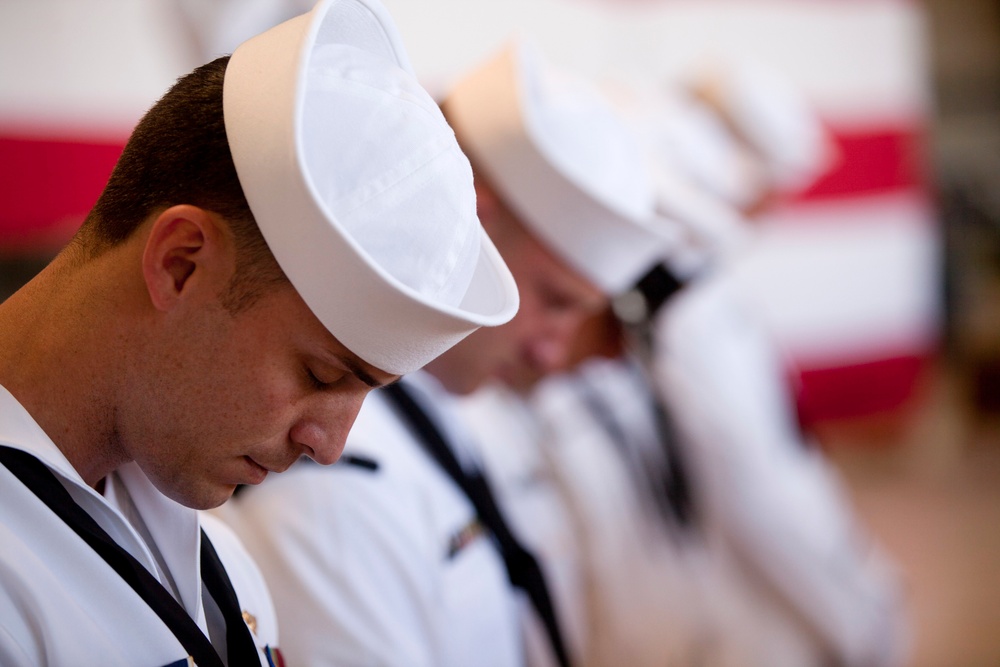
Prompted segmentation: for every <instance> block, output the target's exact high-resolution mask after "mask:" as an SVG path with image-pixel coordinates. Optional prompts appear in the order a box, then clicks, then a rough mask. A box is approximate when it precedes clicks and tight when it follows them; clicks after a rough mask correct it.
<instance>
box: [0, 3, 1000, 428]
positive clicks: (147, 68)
mask: <svg viewBox="0 0 1000 667" xmlns="http://www.w3.org/2000/svg"><path fill="white" fill-rule="evenodd" d="M307 4H308V3H307V2H303V1H301V0H299V1H297V2H296V1H288V0H286V1H285V2H273V1H272V2H267V1H266V0H243V1H240V0H235V1H233V0H230V1H228V2H227V1H225V0H204V1H203V2H200V3H195V2H190V1H185V0H34V1H32V2H27V1H24V0H5V1H4V2H2V3H0V169H2V170H3V171H2V174H0V175H2V178H0V188H2V190H0V192H2V196H3V201H4V203H5V206H4V207H3V211H2V212H0V254H2V255H3V260H4V270H3V283H6V287H5V285H4V284H0V290H3V289H6V290H7V291H8V292H9V291H10V290H11V289H12V288H13V287H14V286H16V285H17V284H20V282H22V281H23V280H24V278H25V277H27V276H29V275H31V274H32V273H33V271H35V270H37V267H38V264H39V261H40V260H44V258H45V257H47V256H48V255H49V254H50V253H51V252H52V250H53V249H55V248H58V247H59V246H61V245H62V244H63V243H64V242H65V240H66V239H67V238H68V236H69V234H71V232H72V231H73V230H74V229H75V227H76V226H77V225H78V224H79V222H80V220H81V218H82V215H83V214H85V212H86V211H87V210H88V208H89V207H90V205H91V203H92V202H93V200H94V198H95V197H96V195H97V193H98V192H99V190H100V187H101V184H102V183H103V181H104V179H105V178H106V175H107V173H108V172H109V171H110V169H111V167H112V166H113V164H114V160H115V158H116V156H117V153H118V151H119V150H120V148H121V145H122V143H123V141H124V139H125V137H126V136H127V134H128V132H129V130H130V129H131V127H132V125H133V124H134V122H135V121H136V119H137V118H138V117H139V116H140V115H141V113H142V112H143V111H144V110H145V109H146V108H147V107H148V106H149V105H150V104H151V103H152V102H153V101H154V100H155V99H156V98H157V96H158V95H159V94H160V93H161V92H162V91H163V90H164V89H165V87H167V86H168V85H169V84H170V82H171V81H172V80H173V79H174V78H175V77H176V76H178V75H180V74H182V73H183V72H185V71H187V70H188V69H190V68H191V67H192V66H193V65H195V64H197V63H199V62H201V61H202V60H204V59H207V58H208V57H209V55H210V54H212V53H216V52H219V53H221V52H225V51H229V50H231V49H232V48H233V47H234V46H235V45H236V44H237V43H238V42H239V39H240V38H241V37H242V34H241V31H242V33H247V32H251V31H252V30H253V29H254V28H255V27H256V26H255V24H254V21H253V20H249V19H246V18H245V17H248V16H254V17H257V18H256V20H257V21H258V22H259V23H262V22H265V21H271V20H279V19H280V18H282V12H285V13H294V12H295V11H298V10H299V9H301V7H303V6H305V5H307ZM386 5H387V6H388V8H389V9H390V11H391V12H392V14H393V16H394V17H395V19H396V20H397V22H398V24H399V27H400V30H401V31H402V33H403V37H404V40H405V41H406V44H407V47H408V49H409V50H410V55H411V57H412V60H413V63H414V66H415V68H416V70H417V72H418V73H419V75H420V76H421V77H422V78H423V80H424V81H425V82H426V84H427V85H428V87H429V88H430V89H431V90H432V91H435V90H443V89H444V88H445V87H447V85H448V84H449V83H450V82H451V81H452V80H453V79H454V78H455V77H456V76H457V75H458V74H460V73H461V72H462V71H464V70H465V69H466V68H468V67H470V66H471V65H473V64H475V63H476V62H478V61H480V60H481V59H484V58H486V57H487V56H488V55H489V54H490V53H492V52H493V51H494V50H495V49H496V48H498V47H499V46H500V45H501V44H502V43H503V42H504V41H505V40H507V39H509V38H510V37H511V36H512V35H514V34H517V33H521V34H525V35H527V36H528V37H530V38H531V39H533V40H534V41H535V42H536V43H537V44H538V45H539V46H540V47H541V48H542V50H543V51H545V52H546V53H547V55H549V57H551V58H552V59H554V60H556V61H558V62H561V63H563V64H565V65H569V66H572V67H576V68H577V69H579V70H581V71H583V72H586V73H589V74H592V75H594V76H596V77H598V78H602V79H618V80H625V81H637V82H640V81H641V82H645V83H649V82H660V81H662V82H663V83H664V84H665V85H666V84H669V83H670V82H671V81H675V80H677V79H678V78H679V77H682V76H684V75H685V74H686V73H690V71H691V70H692V68H694V67H697V66H699V65H701V64H704V63H705V62H706V61H707V60H709V59H711V58H713V57H717V56H730V57H737V58H739V57H752V58H753V59H755V60H758V61H760V62H762V63H763V64H765V65H769V66H772V67H773V68H775V69H776V70H778V71H780V72H782V73H783V74H785V75H786V76H787V77H788V78H789V79H790V80H791V81H792V82H793V83H794V84H795V85H797V86H798V87H799V88H800V89H801V90H802V91H803V92H804V93H805V94H806V96H807V97H808V99H809V100H810V101H811V102H812V103H814V104H815V106H816V108H817V110H818V112H819V113H820V114H821V116H822V118H823V120H824V122H825V123H826V124H827V125H828V126H829V128H830V130H831V132H832V133H833V137H834V139H835V143H836V147H837V155H836V160H835V161H834V162H833V163H832V164H831V166H830V169H829V171H828V172H827V173H825V174H823V175H822V176H821V177H820V179H819V181H818V182H817V183H816V184H815V185H814V186H813V187H811V188H810V189H809V190H808V191H806V192H804V193H802V195H801V196H800V197H799V198H798V199H797V200H796V201H792V202H787V204H786V205H785V206H784V207H782V208H781V209H779V210H776V211H774V212H773V213H772V214H770V215H769V216H767V217H766V218H765V219H764V220H763V221H762V224H761V229H762V239H763V242H762V244H761V248H760V251H759V252H757V253H756V254H755V257H754V258H753V259H752V260H751V261H748V262H745V264H744V266H742V267H741V269H740V270H741V271H742V273H743V278H744V281H743V282H744V284H745V286H746V289H747V291H748V292H749V293H750V295H751V296H752V297H753V298H754V299H755V300H757V301H758V302H759V303H760V304H761V307H762V310H763V312H764V313H765V315H766V317H767V319H768V321H769V322H770V323H771V324H772V325H773V327H774V329H775V330H776V331H777V333H778V335H779V337H780V338H781V340H782V342H784V343H785V345H786V347H787V348H788V350H789V351H790V353H791V356H792V358H793V359H794V360H795V361H796V362H797V364H798V367H797V369H796V372H797V373H798V375H799V376H800V379H801V380H802V382H801V385H800V386H801V388H802V391H801V394H800V397H799V402H800V412H801V414H802V416H803V419H804V420H805V421H806V422H807V423H824V422H828V421H830V420H843V419H857V418H866V417H872V416H874V417H886V416H890V417H891V416H892V415H896V414H898V413H899V412H900V411H901V410H904V409H905V408H906V406H907V405H908V404H909V403H910V401H912V400H913V395H914V391H915V390H916V388H917V387H918V386H919V382H920V378H921V374H922V373H923V372H924V371H925V369H926V366H927V363H928V361H929V360H930V359H931V358H933V357H934V355H935V354H936V353H937V352H938V351H939V349H940V348H941V343H942V342H943V341H944V340H945V334H946V333H948V332H953V329H952V327H951V325H952V324H956V325H960V327H961V328H967V327H970V326H971V327H977V326H981V325H980V323H979V322H978V321H977V322H976V323H969V322H966V319H968V318H967V317H966V311H969V310H970V309H969V308H966V307H965V306H964V301H961V300H960V299H964V298H966V295H965V291H967V290H968V289H972V288H971V287H970V286H969V285H968V284H967V281H968V280H969V279H970V278H969V276H967V275H966V273H964V271H965V267H961V268H960V267H958V266H954V267H946V266H945V262H944V261H943V260H944V257H945V255H944V252H945V250H946V249H947V250H949V251H950V250H955V251H956V253H953V254H951V255H948V258H949V260H955V261H957V262H959V263H967V262H966V260H967V259H968V257H967V255H969V253H970V252H971V250H970V249H967V248H952V246H950V245H948V244H946V243H944V240H945V239H946V238H950V237H949V236H948V235H947V234H946V233H945V231H946V230H947V221H943V219H942V216H941V213H942V212H951V209H952V208H959V209H961V210H959V211H956V212H955V213H956V215H959V216H962V217H965V218H968V217H976V216H978V215H979V214H980V213H985V212H981V211H980V208H983V207H986V206H988V205H989V202H988V201H986V200H988V199H989V198H988V197H985V196H982V195H981V192H982V191H986V190H988V187H985V186H983V185H974V182H975V178H976V176H977V174H978V175H979V176H983V175H985V174H988V173H989V172H990V170H989V166H988V165H987V164H986V163H987V162H988V161H989V158H987V157H985V156H984V153H989V154H991V155H994V156H995V155H996V151H995V150H993V151H992V152H990V151H989V150H988V148H987V146H986V145H985V144H984V142H982V141H981V140H980V129H981V127H982V126H983V125H989V122H988V121H984V120H983V114H984V113H985V112H986V111H987V110H988V107H989V105H991V104H993V105H994V106H995V103H996V97H997V94H996V92H995V91H996V78H997V77H996V62H997V58H996V57H995V50H996V35H995V33H996V32H997V28H996V25H997V22H996V17H995V16H994V15H993V14H995V5H994V4H993V3H987V2H983V1H979V0H960V1H958V2H936V3H929V4H924V3H916V2H907V1H903V0H850V1H846V2H844V1H835V0H820V1H816V0H810V1H806V0H709V1H699V2H694V1H681V0H675V1H670V0H506V1H505V2H498V1H496V0H423V1H421V2H415V1H413V0H406V1H403V0H388V1H387V2H386ZM268 7H269V9H268ZM192 8H195V9H192ZM991 9H992V10H993V13H991ZM241 21H242V23H241ZM966 24H968V25H966ZM970 28H972V29H973V32H971V33H970V30H969V29H970ZM986 62H989V63H990V65H989V66H988V67H987V66H984V64H983V63H986ZM989 90H992V91H993V92H987V91H989ZM977 114H978V116H977ZM994 134H995V133H994ZM938 143H941V144H942V147H941V149H940V150H938V145H937V144H938ZM944 144H947V146H944ZM993 147H994V148H995V143H994V146H993ZM939 152H940V153H942V156H941V158H940V159H938V156H937V153H939ZM972 172H975V173H972ZM994 172H995V170H994ZM973 190H975V191H976V192H973ZM977 193H980V194H977ZM941 195H945V196H946V197H947V201H942V199H941ZM954 198H957V199H958V200H959V201H957V202H953V201H952V199H954ZM980 200H982V201H980ZM981 231H983V233H986V234H989V233H990V230H989V228H984V229H983V230H981ZM975 249H978V250H979V251H980V252H981V251H982V245H981V244H975ZM977 261H978V260H977ZM946 269H947V270H946ZM952 269H954V270H952ZM946 276H947V277H948V278H949V280H948V281H946V280H945V277H946ZM946 288H947V289H948V290H950V291H948V292H946V291H945V290H946ZM959 292H962V294H961V295H960V294H959ZM946 295H947V296H949V297H953V298H954V299H959V300H957V301H947V302H946V301H945V300H944V297H945V296H946ZM969 298H972V296H969ZM946 305H947V306H956V307H957V308H956V309H955V310H948V309H947V308H946V307H945V306H946ZM971 310H975V309H971ZM946 316H947V317H946ZM963 318H965V319H963ZM954 333H955V335H954V336H953V337H952V338H951V339H949V340H954V341H955V342H956V343H959V339H961V345H963V346H971V345H973V341H971V340H970V341H967V340H965V339H964V338H962V336H964V335H965V334H964V333H962V334H959V333H957V332H954ZM976 337H977V339H976V341H975V343H974V344H975V345H976V346H978V347H977V352H976V353H975V354H976V355H980V354H981V352H979V351H978V348H979V347H983V346H984V345H985V344H984V343H983V342H982V341H981V340H980V339H981V338H982V337H983V336H982V335H981V334H978V333H977V334H976Z"/></svg>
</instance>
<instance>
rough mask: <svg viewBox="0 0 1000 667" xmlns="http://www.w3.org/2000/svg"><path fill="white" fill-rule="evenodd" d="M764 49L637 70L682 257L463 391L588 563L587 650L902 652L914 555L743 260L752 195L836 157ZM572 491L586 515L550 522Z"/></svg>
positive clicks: (640, 106) (504, 467) (642, 655)
mask: <svg viewBox="0 0 1000 667" xmlns="http://www.w3.org/2000/svg"><path fill="white" fill-rule="evenodd" d="M745 71H746V72H747V74H746V75H745V77H743V76H740V73H739V72H737V71H734V72H730V74H729V75H730V77H732V78H733V79H734V80H736V82H737V83H734V84H732V85H733V86H734V87H735V88H737V90H736V91H729V90H727V89H726V88H725V87H723V86H721V84H720V79H719V78H718V77H715V78H713V79H712V80H713V82H714V88H713V89H712V93H711V95H712V97H711V99H713V103H712V104H707V103H706V100H708V99H709V94H708V93H707V92H705V93H701V92H699V93H698V94H697V95H689V94H687V93H685V92H683V91H677V93H676V94H671V95H670V96H664V95H663V94H662V92H661V93H657V94H656V96H655V97H643V96H638V97H631V98H630V99H629V100H624V99H623V98H622V95H621V94H622V93H623V92H624V91H621V90H619V91H618V94H617V95H616V98H617V99H618V100H619V101H620V102H627V104H626V105H625V106H624V107H623V109H624V113H626V114H627V115H628V117H629V118H631V119H632V122H633V124H634V126H635V127H636V128H637V131H640V132H641V133H642V134H641V136H643V137H644V142H643V145H645V146H647V147H649V148H650V149H651V151H652V154H651V157H652V163H653V167H652V168H653V169H654V172H655V174H656V179H655V180H656V183H657V189H658V208H659V211H660V213H661V214H662V215H663V216H664V218H665V219H664V221H663V225H664V228H663V230H664V232H665V234H666V235H667V238H668V239H669V251H668V252H667V253H666V255H665V256H664V262H663V264H662V265H660V266H658V267H656V268H655V269H654V270H653V271H651V272H650V273H649V274H647V275H646V276H644V278H643V279H642V280H641V281H640V282H639V284H638V286H637V289H636V290H634V291H633V292H632V293H629V294H627V295H625V296H623V297H622V298H619V299H618V300H616V304H615V306H616V307H615V314H616V316H615V317H611V316H610V314H605V316H604V317H603V318H601V317H598V318H595V319H593V320H591V321H590V322H589V324H588V326H587V327H586V328H585V329H584V330H583V331H581V334H580V335H581V338H580V340H579V349H578V351H577V353H576V358H577V359H580V360H585V361H582V363H581V364H580V365H579V366H578V367H577V368H576V369H575V370H574V371H572V372H570V373H567V374H565V375H562V376H556V377H550V378H546V379H545V380H543V381H542V382H541V383H540V385H539V386H538V387H537V388H536V389H535V390H534V391H533V392H532V393H530V395H528V396H524V395H518V394H516V393H515V392H512V391H510V390H509V388H507V389H505V388H503V387H497V386H492V387H490V388H488V389H487V390H484V391H480V392H478V393H477V394H475V395H473V396H472V397H470V398H468V399H466V401H465V402H464V409H465V410H466V412H467V416H468V419H469V421H470V423H472V424H475V425H476V426H477V434H478V436H479V441H480V442H481V444H482V448H483V451H482V458H483V460H484V461H485V463H486V468H487V470H488V471H489V472H490V474H491V475H492V477H493V478H494V479H495V481H496V483H497V486H498V489H497V494H498V496H499V497H500V498H501V500H502V505H503V506H504V508H505V509H506V510H507V511H508V513H509V514H510V516H511V518H512V520H515V524H516V525H517V527H518V528H519V529H521V530H522V531H523V532H524V533H525V534H526V535H528V536H530V538H531V539H530V540H529V543H530V544H531V545H532V547H533V548H535V549H536V551H538V552H539V553H542V554H557V555H558V557H557V558H553V561H552V564H553V566H554V565H555V564H558V563H572V564H573V566H572V567H571V568H569V567H567V568H566V569H565V576H563V577H561V578H558V579H557V580H556V581H558V582H562V583H563V584H564V585H566V586H567V587H568V589H569V590H568V591H567V592H564V593H563V597H565V598H567V599H577V600H579V601H581V602H583V603H584V605H585V607H584V608H585V609H586V612H585V613H584V614H583V616H582V618H583V621H584V623H586V630H585V631H584V632H581V633H579V634H581V635H582V636H585V637H586V638H587V641H586V645H585V648H584V649H583V651H582V653H583V655H585V656H586V659H585V660H584V663H585V664H594V665H614V664H630V665H646V664H648V665H656V664H680V665H706V664H708V665H732V666H734V667H735V666H736V665H740V666H746V665H760V666H764V665H767V666H771V667H773V666H775V665H779V666H788V667H793V666H794V667H805V666H810V665H828V664H840V665H883V666H889V665H899V664H902V663H903V661H904V659H905V655H906V626H905V613H904V610H903V608H902V603H903V600H902V598H901V591H900V587H899V582H898V580H897V577H896V574H895V572H894V570H893V568H892V567H891V566H890V565H889V564H888V563H887V562H886V560H885V557H884V556H883V554H882V553H881V552H880V551H879V549H878V548H877V547H876V546H875V545H873V544H872V543H871V542H870V539H869V538H868V537H867V535H866V534H865V532H864V530H863V528H862V527H861V526H859V525H857V523H856V521H855V519H854V517H853V514H852V511H851V508H850V504H849V501H848V499H847V497H846V495H845V493H844V490H843V489H842V488H841V486H840V482H839V480H838V478H837V476H836V475H835V473H834V471H833V470H832V469H831V467H830V466H829V464H828V462H827V461H826V460H825V459H824V456H823V454H822V452H820V451H819V449H818V448H817V446H816V444H815V443H813V442H812V441H811V440H810V438H809V436H808V435H807V434H805V433H803V432H802V430H801V429H800V427H799V424H798V422H797V419H796V412H795V406H794V394H793V392H792V391H791V387H790V386H789V384H788V378H789V372H788V370H789V369H788V364H787V360H786V359H784V358H783V357H782V355H781V354H780V352H779V350H778V349H777V348H776V345H775V342H774V338H773V336H771V335H770V333H769V332H768V331H767V330H766V328H765V327H764V326H763V324H762V323H761V321H760V320H759V318H758V317H757V316H756V314H755V311H754V309H753V308H752V306H751V305H750V304H749V303H748V302H747V301H746V300H745V299H744V296H743V295H742V294H741V293H740V292H739V290H738V288H737V286H736V285H734V284H733V281H732V274H731V273H730V272H728V271H727V270H726V269H727V268H728V266H729V263H730V262H733V261H736V260H737V258H738V256H739V254H740V253H742V252H747V251H748V250H749V249H750V248H752V233H751V232H752V230H751V229H750V228H749V227H748V226H747V223H746V222H745V221H746V216H747V215H751V214H757V213H758V212H760V211H762V210H764V209H765V208H766V206H767V204H768V202H770V201H773V198H774V197H775V196H777V195H778V194H780V193H785V192H788V191H789V190H790V189H794V188H797V187H804V186H805V185H807V184H808V183H809V182H810V181H811V179H812V178H814V177H815V176H816V175H817V174H818V173H819V172H820V171H821V169H822V164H823V163H824V161H826V160H828V159H829V155H828V154H826V152H825V148H824V144H823V140H822V127H821V126H820V125H819V124H818V121H817V120H816V118H815V117H814V116H813V115H812V114H811V113H809V110H808V107H807V106H806V105H804V104H803V103H802V101H801V99H800V98H798V97H797V96H795V95H794V93H793V91H790V90H788V89H787V88H785V87H782V86H781V85H780V84H779V81H780V80H779V79H777V78H776V77H775V76H773V75H770V74H768V75H765V74H764V73H763V72H762V71H761V70H759V69H757V68H754V69H746V70H745ZM748 81H749V82H764V84H762V85H760V86H758V87H754V86H752V85H749V83H748ZM755 92H756V93H757V94H762V95H764V96H765V99H764V100H755V99H753V94H754V93H755ZM772 93H773V94H772ZM632 94H633V95H634V93H632ZM723 99H726V100H728V102H727V104H728V111H727V114H726V115H725V116H723V115H721V114H720V109H721V108H723V107H722V104H721V102H720V100H723ZM741 113H743V114H745V115H747V116H749V118H742V117H741V116H740V114H741ZM754 123H755V124H754ZM740 125H742V127H743V129H741V130H740V131H739V132H738V133H737V132H735V128H736V127H737V126H740ZM783 128H784V129H785V130H787V132H786V133H781V132H779V131H778V130H781V129H783ZM751 136H752V137H754V139H753V141H754V142H755V143H754V144H753V145H752V146H751V145H748V144H749V141H750V139H749V137H751ZM796 140H797V141H798V143H797V144H796V146H795V147H793V148H791V149H787V150H783V149H782V148H781V146H780V145H779V146H771V145H769V144H768V143H767V142H768V141H773V142H777V143H779V144H781V143H782V142H793V141H796ZM622 327H624V329H625V330H626V331H627V345H626V346H624V347H623V345H622V340H621V339H620V337H619V336H620V334H621V333H622V331H621V328H622ZM602 357H603V358H602ZM514 424H517V425H518V426H517V428H514V427H513V425H514ZM557 505H558V506H560V507H562V508H563V516H565V517H566V518H567V521H568V522H569V523H568V524H567V525H564V526H563V527H562V530H553V529H551V528H550V527H547V526H545V525H540V524H539V523H538V522H537V520H536V517H538V516H544V515H545V511H544V509H543V508H544V507H545V506H549V507H555V506H557ZM567 536H569V537H570V539H567ZM572 549H578V550H579V551H578V552H577V554H576V557H573V555H572V554H569V555H567V554H566V553H565V552H566V551H567V550H572Z"/></svg>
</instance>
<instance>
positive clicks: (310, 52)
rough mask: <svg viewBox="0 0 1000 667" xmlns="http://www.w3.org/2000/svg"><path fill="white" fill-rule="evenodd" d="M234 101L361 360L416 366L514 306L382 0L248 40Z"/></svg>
mask: <svg viewBox="0 0 1000 667" xmlns="http://www.w3.org/2000/svg"><path fill="white" fill-rule="evenodd" d="M224 112H225V123H226V134H227V137H228V140H229V144H230V149H231V151H232V155H233V161H234V163H235V165H236V172H237V174H238V176H239V179H240V184H241V185H242V187H243V190H244V194H245V195H246V198H247V201H248V203H249V204H250V210H251V211H252V212H253V214H254V218H255V219H256V221H257V225H258V226H259V227H260V230H261V232H262V234H263V236H264V239H265V240H266V241H267V243H268V246H269V247H270V249H271V251H272V253H273V254H274V256H275V258H276V259H277V261H278V264H279V265H280V266H281V268H282V270H283V271H284V272H285V274H286V275H287V276H288V278H289V280H290V281H291V283H292V285H293V286H294V287H295V289H296V290H297V291H298V293H299V294H300V295H301V296H302V298H303V300H304V301H305V302H306V304H307V305H308V306H309V308H310V309H311V310H312V312H313V313H314V314H315V315H316V316H317V317H318V318H319V320H320V321H321V322H322V323H323V324H324V325H325V326H326V328H327V329H328V330H329V331H330V332H331V333H332V334H333V335H334V336H335V337H336V338H337V339H338V340H339V341H340V342H341V343H343V344H344V345H345V346H346V347H347V348H348V349H350V350H351V351H352V352H354V353H355V354H357V355H358V356H359V357H361V358H362V359H363V360H365V361H367V362H368V363H370V364H372V365H374V366H376V367H377V368H379V369H381V370H383V371H385V372H388V373H394V374H404V373H408V372H410V371H413V370H416V369H417V368H420V367H421V366H423V365H424V364H426V363H427V362H428V361H430V360H431V359H433V358H435V357H436V356H438V355H439V354H441V353H442V352H444V351H445V350H447V349H448V348H450V347H451V346H452V345H454V344H455V343H457V342H458V341H459V340H461V339H462V338H464V337H465V336H466V335H468V334H469V333H471V332H472V331H474V330H475V329H477V328H478V327H480V326H484V325H487V326H488V325H498V324H502V323H504V322H506V321H508V320H509V319H510V318H511V317H513V315H514V313H515V312H516V310H517V305H518V297H517V288H516V286H515V284H514V280H513V278H512V277H511V275H510V272H509V271H508V270H507V267H506V265H505V264H504V262H503V260H502V259H501V258H500V256H499V254H498V253H497V251H496V249H495V248H494V246H493V244H492V243H491V242H490V240H489V238H488V237H487V236H486V234H485V233H484V232H483V230H482V226H481V225H480V224H479V220H478V218H477V217H476V204H475V191H474V188H473V184H472V171H471V167H470V166H469V163H468V160H467V159H466V157H465V155H464V154H463V153H462V151H461V150H460V149H459V147H458V143H457V142H456V140H455V136H454V133H453V132H452V130H451V128H450V127H449V126H448V124H447V123H446V121H445V120H444V117H443V115H442V114H441V112H440V110H439V108H438V106H437V105H436V104H435V102H434V101H433V100H432V99H431V97H430V96H429V95H428V94H427V92H426V91H425V90H424V89H423V88H422V87H421V86H420V85H419V83H418V82H417V80H416V77H415V76H414V74H413V71H412V68H411V66H410V64H409V60H408V57H407V55H406V53H405V51H404V49H403V46H402V42H401V40H400V38H399V35H398V33H397V30H396V27H395V26H394V24H393V22H392V20H391V18H390V17H389V15H388V13H387V12H386V11H385V9H384V8H383V7H382V6H381V5H379V4H378V3H377V2H375V0H322V1H321V2H319V3H318V4H317V5H316V6H315V7H314V8H313V10H312V11H310V12H308V13H306V14H303V15H302V16H299V17H296V18H294V19H291V20H289V21H286V22H285V23H282V24H280V25H278V26H276V27H274V28H271V29H270V30H267V31H265V32H263V33H261V34H260V35H258V36H256V37H253V38H251V39H249V40H248V41H246V42H244V43H243V44H241V45H240V46H239V47H238V48H237V49H236V50H235V51H234V53H233V55H232V57H231V59H230V62H229V65H228V67H227V70H226V78H225V84H224Z"/></svg>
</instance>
